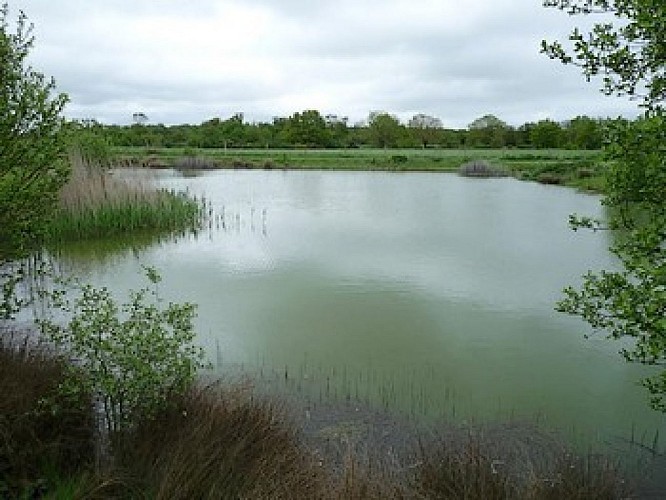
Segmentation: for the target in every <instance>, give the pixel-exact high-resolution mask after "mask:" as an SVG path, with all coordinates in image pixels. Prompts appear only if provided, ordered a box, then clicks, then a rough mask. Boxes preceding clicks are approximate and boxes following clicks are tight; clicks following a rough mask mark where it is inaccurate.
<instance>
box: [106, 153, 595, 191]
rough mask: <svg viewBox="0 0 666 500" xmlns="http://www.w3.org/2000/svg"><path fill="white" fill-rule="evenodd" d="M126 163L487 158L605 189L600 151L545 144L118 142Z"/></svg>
mask: <svg viewBox="0 0 666 500" xmlns="http://www.w3.org/2000/svg"><path fill="white" fill-rule="evenodd" d="M113 153H114V156H115V157H116V158H117V159H118V160H120V161H121V162H122V164H125V165H134V166H147V167H153V168H168V167H176V168H183V169H185V168H236V169H313V170H379V171H413V172H421V171H422V172H455V171H457V170H458V169H459V168H460V166H461V165H463V164H465V163H466V162H469V161H473V160H485V161H487V162H489V163H491V164H492V165H494V166H497V167H502V168H504V169H505V170H506V171H507V172H508V173H509V174H510V175H512V176H514V177H516V178H518V179H523V180H532V181H537V182H543V183H547V184H560V185H566V186H572V187H577V188H580V189H585V190H593V191H600V190H602V189H603V182H602V174H603V163H602V160H601V152H600V151H576V150H561V149H557V150H545V149H539V150H537V149H227V150H224V149H193V148H147V147H144V148H131V147H122V148H115V149H114V151H113Z"/></svg>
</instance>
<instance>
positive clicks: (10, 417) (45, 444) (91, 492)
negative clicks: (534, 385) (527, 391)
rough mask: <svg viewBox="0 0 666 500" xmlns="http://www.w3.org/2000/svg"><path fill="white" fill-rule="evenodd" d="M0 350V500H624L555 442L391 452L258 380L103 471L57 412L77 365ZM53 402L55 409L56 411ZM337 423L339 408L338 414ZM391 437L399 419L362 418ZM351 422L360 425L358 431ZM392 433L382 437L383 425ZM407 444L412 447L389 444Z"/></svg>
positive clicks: (199, 405)
mask: <svg viewBox="0 0 666 500" xmlns="http://www.w3.org/2000/svg"><path fill="white" fill-rule="evenodd" d="M8 338H9V337H7V334H6V333H5V335H4V336H3V337H0V339H3V342H2V343H1V344H0V404H1V405H2V406H1V409H2V412H1V413H0V417H1V418H0V495H4V496H7V497H10V498H11V497H31V498H34V497H46V498H169V499H174V498H176V499H177V498H183V499H185V498H253V499H262V498H266V499H268V498H271V499H272V498H315V499H334V498H344V499H350V498H351V499H354V498H358V499H360V498H372V499H374V498H376V499H380V498H456V499H458V498H468V499H476V498H479V499H480V498H483V499H505V498H506V499H509V498H511V499H516V498H525V499H543V498H546V499H548V498H553V499H559V498H568V499H577V498H578V499H583V498H626V495H627V494H628V492H629V488H628V484H627V483H625V482H623V478H622V477H621V474H620V473H619V471H618V469H617V467H616V466H615V465H614V464H613V462H612V461H609V460H608V459H606V458H604V457H577V456H575V455H574V454H571V453H570V452H569V451H568V450H567V448H566V446H564V445H563V444H562V442H561V441H560V440H558V439H557V437H556V436H555V435H553V434H550V433H547V432H545V431H542V430H539V429H534V428H530V427H528V426H522V425H518V424H507V425H504V424H502V425H497V426H493V427H489V428H485V429H481V428H472V427H454V426H452V425H446V424H442V425H440V426H438V427H437V428H433V429H428V430H424V429H407V430H404V429H401V428H400V425H399V424H392V423H391V424H389V425H388V427H385V428H386V429H389V431H386V432H381V433H380V434H379V439H380V441H377V440H372V439H370V440H368V439H364V438H360V439H358V438H355V437H354V434H353V433H348V432H345V429H349V428H350V426H352V423H353V422H352V421H351V420H350V419H349V417H345V418H343V419H342V420H341V421H339V422H336V423H335V425H327V426H326V427H325V428H321V427H319V428H315V429H312V428H310V424H311V422H312V421H313V420H315V419H316V417H315V416H314V415H310V414H309V412H307V411H305V412H304V411H303V408H298V407H294V406H293V405H291V404H288V403H287V402H286V400H282V399H280V400H276V399H274V398H273V399H266V398H263V397H260V396H258V395H257V393H256V392H255V391H254V389H253V384H252V381H251V380H249V379H240V380H235V381H229V382H228V383H220V384H213V385H210V386H207V387H199V388H193V389H192V390H190V391H188V392H187V393H186V394H185V395H183V396H180V397H174V398H172V400H171V406H170V407H169V408H168V409H166V410H164V411H162V412H160V413H159V414H158V415H157V416H156V417H155V418H151V419H144V420H141V421H139V423H138V424H137V426H136V427H135V428H133V429H132V430H131V431H129V432H126V433H125V434H122V435H116V436H113V437H112V440H111V441H112V443H113V445H112V460H111V461H110V462H109V465H108V466H107V467H106V468H104V469H99V468H96V467H95V457H94V448H95V446H94V442H93V441H94V436H95V419H94V416H93V415H92V411H91V405H90V404H87V403H86V401H82V400H81V399H77V400H75V399H62V398H60V399H59V396H58V392H57V390H56V388H57V386H58V384H60V383H61V382H62V381H63V376H64V370H63V369H64V368H65V367H66V365H65V361H64V360H61V359H58V358H57V357H54V356H53V355H52V354H50V353H49V352H48V351H46V350H44V349H42V348H39V347H38V346H34V345H33V346H30V344H27V343H20V342H19V343H18V344H17V343H15V342H8V341H7V339H8ZM47 403H48V404H47ZM327 411H329V412H335V411H336V410H335V409H329V410H327ZM354 419H355V421H358V422H365V424H366V425H368V426H369V427H373V428H374V427H378V428H382V429H383V427H381V425H383V423H382V422H381V421H380V420H381V419H384V423H385V422H386V421H387V420H390V419H391V417H390V416H386V415H382V414H379V413H378V414H374V413H372V412H369V411H365V410H361V411H359V408H356V409H355V410H354ZM350 422H352V423H350ZM380 424H381V425H380ZM392 433H393V434H397V433H399V434H400V435H401V436H404V437H406V438H407V439H405V440H404V444H403V445H400V446H398V445H395V444H394V443H395V440H390V439H389V440H388V442H384V441H383V440H384V439H385V438H387V437H388V436H391V434H392Z"/></svg>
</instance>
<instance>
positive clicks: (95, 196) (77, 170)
mask: <svg viewBox="0 0 666 500" xmlns="http://www.w3.org/2000/svg"><path fill="white" fill-rule="evenodd" d="M71 164H72V173H71V177H70V180H69V182H68V183H67V184H66V185H65V186H64V187H63V189H62V190H61V192H60V206H59V210H58V212H57V214H56V216H55V218H54V220H53V221H52V223H51V225H50V230H49V239H50V240H51V241H66V240H78V239H85V238H97V237H101V236H108V235H114V234H121V233H126V232H131V231H136V230H141V229H149V230H156V231H173V230H182V229H186V228H196V227H198V226H199V225H200V223H201V220H202V217H203V212H204V211H203V207H202V202H201V201H198V200H196V199H192V198H190V197H189V196H187V195H186V194H183V193H176V192H172V191H166V190H160V189H155V188H154V187H153V186H149V185H146V184H143V183H140V182H136V181H134V182H130V181H127V180H123V179H119V178H117V177H115V176H113V175H111V174H110V173H109V172H108V170H107V169H105V168H102V167H101V166H99V165H96V164H93V163H90V162H88V161H86V160H85V159H84V158H82V157H81V156H80V155H73V156H72V157H71Z"/></svg>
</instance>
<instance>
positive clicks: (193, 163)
mask: <svg viewBox="0 0 666 500" xmlns="http://www.w3.org/2000/svg"><path fill="white" fill-rule="evenodd" d="M173 167H174V168H176V169H179V170H211V169H215V168H219V167H220V166H219V164H218V163H217V162H215V161H214V160H211V159H209V158H204V157H202V156H185V157H183V158H178V159H176V160H175V161H174V163H173Z"/></svg>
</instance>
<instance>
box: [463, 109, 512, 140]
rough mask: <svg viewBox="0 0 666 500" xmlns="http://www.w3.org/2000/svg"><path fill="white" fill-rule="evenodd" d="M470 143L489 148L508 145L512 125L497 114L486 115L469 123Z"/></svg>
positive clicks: (468, 135) (468, 138)
mask: <svg viewBox="0 0 666 500" xmlns="http://www.w3.org/2000/svg"><path fill="white" fill-rule="evenodd" d="M468 128H469V132H468V134H467V142H468V145H470V146H472V147H476V146H483V147H488V148H501V147H504V146H506V144H507V139H508V135H509V133H510V131H511V127H509V125H507V124H506V123H505V122H503V121H502V120H500V119H499V118H497V117H496V116H495V115H484V116H482V117H481V118H477V119H476V120H474V121H473V122H472V123H470V124H469V125H468Z"/></svg>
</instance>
